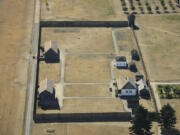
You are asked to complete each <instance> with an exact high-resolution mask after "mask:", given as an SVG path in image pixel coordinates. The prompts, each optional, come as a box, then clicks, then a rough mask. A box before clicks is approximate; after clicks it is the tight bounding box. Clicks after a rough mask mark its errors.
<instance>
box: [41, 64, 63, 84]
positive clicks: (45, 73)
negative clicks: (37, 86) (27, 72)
mask: <svg viewBox="0 0 180 135" xmlns="http://www.w3.org/2000/svg"><path fill="white" fill-rule="evenodd" d="M60 74H61V64H60V63H45V62H44V61H40V62H39V82H40V81H42V80H44V79H45V78H48V79H49V80H51V81H53V82H54V83H58V82H60Z"/></svg>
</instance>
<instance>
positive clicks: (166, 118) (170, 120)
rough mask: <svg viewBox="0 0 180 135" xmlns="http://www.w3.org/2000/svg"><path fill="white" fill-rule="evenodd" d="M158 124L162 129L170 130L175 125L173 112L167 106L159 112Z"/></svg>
mask: <svg viewBox="0 0 180 135" xmlns="http://www.w3.org/2000/svg"><path fill="white" fill-rule="evenodd" d="M159 123H160V125H161V128H163V129H171V128H172V127H174V125H175V124H176V115H175V111H174V109H173V108H172V107H171V106H170V105H169V104H167V105H164V106H163V107H162V109H161V110H160V116H159Z"/></svg>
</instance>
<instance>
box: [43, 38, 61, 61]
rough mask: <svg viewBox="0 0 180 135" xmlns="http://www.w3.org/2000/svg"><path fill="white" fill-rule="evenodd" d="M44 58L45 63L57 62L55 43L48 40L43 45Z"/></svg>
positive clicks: (57, 55) (56, 46) (58, 57)
mask: <svg viewBox="0 0 180 135" xmlns="http://www.w3.org/2000/svg"><path fill="white" fill-rule="evenodd" d="M44 57H45V61H46V62H59V60H60V51H59V48H58V45H57V43H56V42H55V41H52V40H49V41H46V42H45V43H44Z"/></svg>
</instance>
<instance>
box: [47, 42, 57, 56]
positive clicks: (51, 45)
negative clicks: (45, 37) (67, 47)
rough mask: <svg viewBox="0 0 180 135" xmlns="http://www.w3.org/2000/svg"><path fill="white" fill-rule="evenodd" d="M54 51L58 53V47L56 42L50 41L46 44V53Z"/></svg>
mask: <svg viewBox="0 0 180 135" xmlns="http://www.w3.org/2000/svg"><path fill="white" fill-rule="evenodd" d="M50 49H52V50H53V51H54V52H56V53H58V45H57V43H56V42H55V41H52V40H49V41H46V42H45V43H44V51H45V53H46V52H47V51H49V50H50Z"/></svg>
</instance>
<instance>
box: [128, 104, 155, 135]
mask: <svg viewBox="0 0 180 135" xmlns="http://www.w3.org/2000/svg"><path fill="white" fill-rule="evenodd" d="M131 124H132V127H130V128H129V130H130V133H131V134H134V135H150V134H151V132H150V129H151V127H152V122H151V120H150V118H149V114H148V111H147V109H145V108H144V107H143V106H141V105H139V106H138V107H137V108H136V111H135V117H134V118H133V119H132V121H131Z"/></svg>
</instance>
